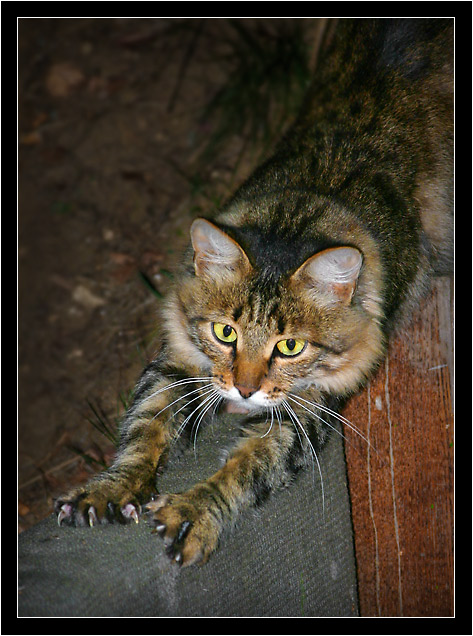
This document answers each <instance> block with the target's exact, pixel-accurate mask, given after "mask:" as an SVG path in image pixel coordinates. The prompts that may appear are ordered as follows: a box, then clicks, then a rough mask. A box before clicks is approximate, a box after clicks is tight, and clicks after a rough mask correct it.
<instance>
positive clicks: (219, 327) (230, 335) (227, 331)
mask: <svg viewBox="0 0 473 636" xmlns="http://www.w3.org/2000/svg"><path fill="white" fill-rule="evenodd" d="M212 330H213V332H214V334H215V337H216V338H217V339H218V340H221V341H222V342H226V343H232V342H235V340H236V339H237V335H236V331H235V329H233V327H232V326H231V325H224V324H222V323H220V322H213V323H212Z"/></svg>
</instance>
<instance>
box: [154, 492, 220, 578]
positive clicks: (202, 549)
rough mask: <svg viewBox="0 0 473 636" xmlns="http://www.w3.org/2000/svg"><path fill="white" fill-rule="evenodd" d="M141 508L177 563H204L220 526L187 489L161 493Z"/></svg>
mask: <svg viewBox="0 0 473 636" xmlns="http://www.w3.org/2000/svg"><path fill="white" fill-rule="evenodd" d="M144 510H145V512H147V514H148V516H149V517H150V518H151V521H152V523H153V525H154V526H155V529H156V532H157V533H158V534H159V535H160V536H161V537H162V538H163V540H164V545H165V551H166V554H167V555H168V556H169V558H170V559H171V560H172V561H174V562H175V563H177V564H178V565H180V566H187V565H192V564H194V563H199V564H203V563H205V562H206V561H207V560H208V558H209V556H210V555H211V554H212V552H213V551H214V550H215V549H216V547H217V544H218V538H219V534H220V530H219V527H218V524H217V522H216V521H215V517H214V516H213V515H212V514H211V513H210V512H209V509H208V508H206V507H205V506H203V505H202V502H199V500H198V498H196V497H193V496H192V495H191V494H190V493H183V494H177V495H163V496H161V497H158V498H157V499H156V500H155V501H151V502H150V503H148V504H146V506H145V507H144Z"/></svg>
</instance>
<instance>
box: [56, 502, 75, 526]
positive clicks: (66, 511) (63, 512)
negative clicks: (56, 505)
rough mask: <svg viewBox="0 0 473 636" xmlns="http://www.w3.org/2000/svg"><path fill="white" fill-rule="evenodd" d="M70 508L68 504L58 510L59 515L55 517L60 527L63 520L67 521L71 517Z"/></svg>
mask: <svg viewBox="0 0 473 636" xmlns="http://www.w3.org/2000/svg"><path fill="white" fill-rule="evenodd" d="M71 512H72V506H71V505H70V504H63V505H62V506H61V508H60V510H59V514H58V516H57V523H58V525H59V526H60V525H61V524H62V522H63V521H64V519H67V518H68V517H70V516H71Z"/></svg>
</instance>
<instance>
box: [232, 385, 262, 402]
mask: <svg viewBox="0 0 473 636" xmlns="http://www.w3.org/2000/svg"><path fill="white" fill-rule="evenodd" d="M235 388H236V389H238V391H240V395H241V397H243V398H245V399H246V398H249V397H251V396H252V395H253V393H256V391H257V390H258V389H257V388H256V387H254V386H243V385H242V384H235Z"/></svg>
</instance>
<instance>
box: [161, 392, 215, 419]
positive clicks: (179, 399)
mask: <svg viewBox="0 0 473 636" xmlns="http://www.w3.org/2000/svg"><path fill="white" fill-rule="evenodd" d="M202 391H205V393H203V395H206V394H207V393H208V392H210V391H214V385H213V384H212V383H210V384H205V385H204V386H201V387H200V388H199V389H194V390H193V391H189V393H185V394H184V395H181V396H180V397H178V398H177V399H176V400H174V401H173V402H171V403H170V404H168V405H167V406H165V407H164V408H163V409H161V410H160V411H158V412H157V413H156V415H154V416H153V420H154V419H156V418H157V417H158V415H161V413H163V412H164V411H167V409H169V408H171V406H173V405H174V404H176V402H180V401H181V400H184V398H186V397H189V395H193V394H194V393H201V392H202ZM199 397H202V396H201V395H198V396H197V397H196V398H193V399H192V400H190V402H187V403H186V404H184V406H182V407H181V408H180V409H179V410H178V411H176V412H175V413H174V415H173V416H172V417H174V416H175V415H177V414H178V413H179V412H180V411H182V409H184V408H185V407H186V406H187V405H188V404H191V402H194V401H195V400H198V399H199ZM171 419H172V418H171Z"/></svg>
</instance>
